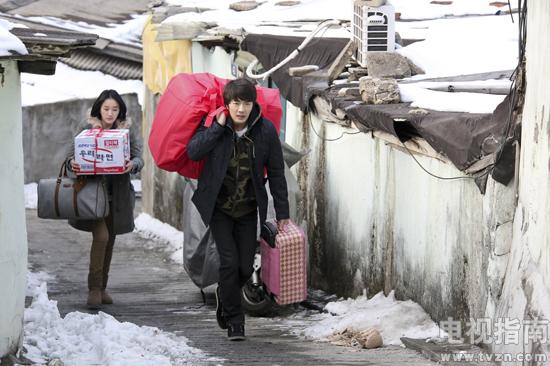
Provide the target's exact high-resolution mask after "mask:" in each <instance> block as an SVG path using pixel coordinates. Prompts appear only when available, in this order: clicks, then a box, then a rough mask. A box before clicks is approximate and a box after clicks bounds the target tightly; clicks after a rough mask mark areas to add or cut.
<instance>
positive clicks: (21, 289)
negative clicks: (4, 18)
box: [0, 61, 27, 358]
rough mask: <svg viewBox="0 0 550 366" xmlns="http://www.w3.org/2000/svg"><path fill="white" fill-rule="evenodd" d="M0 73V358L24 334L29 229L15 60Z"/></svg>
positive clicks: (6, 64)
mask: <svg viewBox="0 0 550 366" xmlns="http://www.w3.org/2000/svg"><path fill="white" fill-rule="evenodd" d="M0 66H1V67H2V68H4V73H3V75H1V74H0V79H2V80H3V82H2V83H0V110H1V111H2V113H0V156H2V159H0V172H2V178H1V179H0V192H2V194H0V358H2V357H4V356H5V355H6V354H8V353H14V352H16V351H17V348H18V346H19V344H20V341H21V337H22V333H23V312H24V308H25V286H26V285H25V284H26V275H27V228H26V224H25V198H24V193H23V145H22V142H21V140H22V128H21V84H20V79H19V71H18V69H17V62H16V61H1V62H0Z"/></svg>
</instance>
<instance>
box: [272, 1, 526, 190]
mask: <svg viewBox="0 0 550 366" xmlns="http://www.w3.org/2000/svg"><path fill="white" fill-rule="evenodd" d="M522 1H523V5H522ZM508 7H509V9H510V15H511V16H512V22H514V18H513V15H512V7H511V5H510V0H508ZM518 17H519V21H518V32H519V42H518V44H519V45H518V48H519V49H518V60H519V61H518V64H517V66H516V68H515V69H514V72H513V73H512V75H511V76H510V80H511V81H512V84H511V85H510V91H509V93H508V96H509V111H508V118H507V121H506V128H505V134H504V138H503V141H502V142H501V144H500V146H499V148H498V150H497V153H496V158H495V162H494V163H492V164H489V165H488V166H487V167H485V168H484V171H483V172H482V173H480V174H476V175H469V176H463V177H442V176H439V175H437V174H434V173H432V172H430V171H428V170H427V169H426V168H425V167H424V166H423V165H422V164H421V163H420V162H419V161H418V160H417V159H416V157H415V156H414V154H413V153H412V152H411V151H410V150H409V148H408V147H407V146H406V145H405V144H404V143H403V142H401V144H402V146H403V148H405V150H406V151H407V152H408V153H409V155H410V156H411V157H412V158H413V160H414V161H415V162H416V164H418V166H419V167H420V168H421V169H422V170H424V171H425V172H426V173H427V174H429V175H430V176H432V177H434V178H437V179H441V180H461V179H473V180H475V179H478V178H481V177H484V176H486V175H489V174H490V173H492V172H493V171H494V169H495V168H496V165H497V163H498V161H499V160H500V158H501V157H502V153H503V151H504V147H505V145H506V142H507V139H508V137H509V136H510V132H511V129H512V125H513V115H514V108H515V106H516V105H517V103H518V85H517V79H518V75H519V74H520V73H521V72H522V71H523V62H524V58H525V46H526V40H527V0H518ZM321 24H322V23H321ZM325 31H326V30H325ZM306 45H307V43H306ZM304 47H305V46H304ZM281 66H282V65H281ZM279 67H280V66H279ZM522 78H523V77H522ZM521 82H522V85H521V86H519V88H523V83H524V80H521ZM310 126H311V129H312V131H313V133H315V135H317V137H318V138H320V139H321V140H323V141H328V142H331V141H337V140H340V139H341V138H342V137H344V135H356V134H358V133H361V131H357V132H351V133H350V132H342V134H341V135H340V136H339V137H337V138H333V139H327V138H324V137H322V136H321V135H319V133H317V131H316V130H315V128H314V127H313V122H312V121H311V119H310Z"/></svg>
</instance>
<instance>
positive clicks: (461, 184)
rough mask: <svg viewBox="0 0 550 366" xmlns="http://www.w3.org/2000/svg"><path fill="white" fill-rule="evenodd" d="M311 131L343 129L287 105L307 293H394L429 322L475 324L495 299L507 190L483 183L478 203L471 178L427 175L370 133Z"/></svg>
mask: <svg viewBox="0 0 550 366" xmlns="http://www.w3.org/2000/svg"><path fill="white" fill-rule="evenodd" d="M313 129H314V130H315V131H316V133H317V134H319V135H320V136H322V137H324V138H329V139H332V138H336V137H338V136H340V135H341V134H342V132H344V131H346V130H347V129H346V128H344V127H341V126H338V125H336V124H331V123H327V122H322V121H320V120H319V118H318V117H317V116H315V115H311V114H309V115H303V114H302V113H301V112H300V111H299V110H297V109H296V108H295V107H292V106H289V107H288V110H287V143H289V144H290V145H292V146H294V147H296V148H298V149H305V148H309V149H311V153H310V154H309V155H308V157H306V158H305V159H304V160H302V162H301V163H299V164H298V166H297V167H295V168H293V171H294V173H295V175H296V176H297V178H298V182H299V184H300V187H301V189H302V193H303V196H304V202H303V204H302V205H301V206H300V207H301V208H302V210H303V211H302V213H301V217H302V218H303V219H304V220H306V221H307V223H308V236H309V245H310V247H309V250H310V257H309V258H310V280H311V285H313V286H314V287H318V288H322V289H325V290H327V291H329V292H336V293H337V294H339V295H342V296H350V295H358V294H361V293H362V292H363V290H364V289H367V292H368V294H369V295H372V294H375V293H377V292H379V291H382V290H385V291H386V293H387V292H388V291H390V290H391V289H394V290H395V292H396V296H397V297H398V298H401V299H412V300H414V301H416V302H418V303H419V304H421V305H422V306H423V307H424V308H425V309H426V310H427V311H428V312H429V314H430V315H431V316H432V317H433V318H434V319H446V318H447V317H449V316H450V317H453V318H455V319H467V318H468V317H469V316H483V315H484V314H485V309H486V306H487V301H488V299H490V298H492V296H493V295H492V292H495V293H499V292H500V286H501V283H502V282H501V280H500V278H501V277H500V275H501V273H502V271H503V266H504V265H505V264H502V263H496V262H495V263H492V262H491V260H492V258H493V257H494V256H495V253H499V251H500V246H503V245H504V246H506V244H505V243H504V242H505V241H506V239H505V238H510V237H511V230H512V225H511V220H512V216H513V208H514V192H513V188H512V186H513V185H512V184H510V186H509V187H504V186H502V185H500V184H498V183H495V182H493V181H491V180H489V184H488V188H487V193H486V194H485V195H482V194H481V193H480V192H479V190H478V188H477V186H476V185H475V183H474V182H473V181H472V180H471V179H460V180H454V181H444V180H439V179H436V178H434V177H431V176H430V175H428V174H426V173H425V172H424V171H423V170H422V169H421V168H420V167H419V166H418V165H417V164H416V163H415V162H414V160H413V159H412V158H411V157H410V155H409V154H407V153H404V152H401V151H399V150H396V149H394V148H392V147H391V146H389V145H388V144H386V142H385V141H383V140H381V139H378V138H373V137H371V135H370V134H356V135H344V136H343V137H342V138H341V139H339V140H337V141H332V142H328V141H327V142H325V141H323V140H322V139H321V138H319V137H318V136H317V135H316V133H315V132H314V130H313ZM348 132H349V131H348ZM416 158H417V160H418V161H419V162H420V163H421V164H422V165H423V166H424V167H425V168H426V169H428V170H429V171H430V172H432V173H434V174H436V175H439V176H444V177H452V176H462V174H461V173H460V171H458V170H457V169H456V168H455V167H454V166H453V165H452V164H450V163H445V162H442V161H440V160H437V159H433V158H429V157H424V156H416ZM508 241H509V239H508ZM490 263H492V264H491V265H492V267H491V266H490ZM489 278H490V279H491V281H492V282H491V284H490V285H489V282H490V281H489Z"/></svg>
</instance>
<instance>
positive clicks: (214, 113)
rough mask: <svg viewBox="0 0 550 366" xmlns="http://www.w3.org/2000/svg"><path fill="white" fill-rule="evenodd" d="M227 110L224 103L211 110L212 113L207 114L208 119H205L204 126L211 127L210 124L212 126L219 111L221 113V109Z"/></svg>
mask: <svg viewBox="0 0 550 366" xmlns="http://www.w3.org/2000/svg"><path fill="white" fill-rule="evenodd" d="M223 110H225V106H224V105H222V106H221V107H219V108H218V109H216V110H214V111H211V112H210V113H208V115H207V116H206V121H204V126H205V127H207V128H209V127H210V126H212V122H213V121H214V117H216V116H217V115H218V113H220V112H221V111H223Z"/></svg>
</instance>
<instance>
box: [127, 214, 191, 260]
mask: <svg viewBox="0 0 550 366" xmlns="http://www.w3.org/2000/svg"><path fill="white" fill-rule="evenodd" d="M134 221H135V223H136V229H135V230H136V231H137V233H138V234H139V235H141V236H143V237H145V238H147V239H153V240H150V241H149V245H150V248H154V247H157V248H159V247H160V248H163V249H164V250H165V251H166V252H167V253H168V254H170V259H171V260H172V261H174V262H175V263H178V264H182V265H183V233H182V232H181V231H179V230H177V229H176V228H174V227H173V226H170V225H168V224H166V223H164V222H161V221H159V220H157V219H155V218H153V217H151V216H150V215H148V214H146V213H141V214H139V216H138V217H137V218H136V219H135V220H134Z"/></svg>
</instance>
